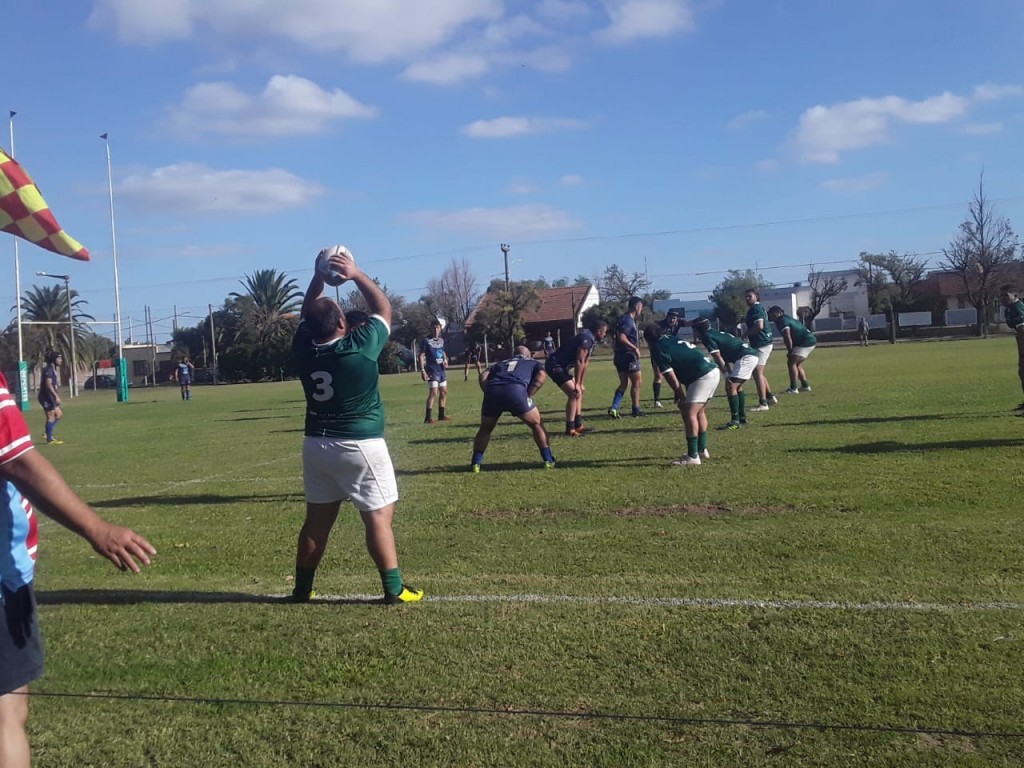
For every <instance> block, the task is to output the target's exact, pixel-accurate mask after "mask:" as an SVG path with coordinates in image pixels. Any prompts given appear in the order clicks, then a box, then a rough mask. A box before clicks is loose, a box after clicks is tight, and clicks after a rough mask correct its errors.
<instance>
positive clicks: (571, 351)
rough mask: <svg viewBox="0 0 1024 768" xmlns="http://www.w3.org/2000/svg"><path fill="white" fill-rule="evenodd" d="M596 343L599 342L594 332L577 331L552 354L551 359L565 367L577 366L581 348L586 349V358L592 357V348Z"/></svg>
mask: <svg viewBox="0 0 1024 768" xmlns="http://www.w3.org/2000/svg"><path fill="white" fill-rule="evenodd" d="M595 344H597V339H595V338H594V334H593V333H592V332H591V331H583V332H582V333H577V334H576V335H575V336H573V337H572V338H571V339H569V341H568V342H566V343H565V344H563V345H562V346H560V347H559V348H558V349H556V350H555V352H554V354H552V355H551V359H552V360H553V361H554V362H556V363H558V365H560V366H562V367H563V368H566V369H572V368H575V367H576V360H577V359H578V358H579V354H580V350H581V349H583V350H586V353H587V354H586V356H585V357H584V359H586V358H588V357H590V350H592V349H593V348H594V345H595Z"/></svg>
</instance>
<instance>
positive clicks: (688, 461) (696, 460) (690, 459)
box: [672, 454, 700, 467]
mask: <svg viewBox="0 0 1024 768" xmlns="http://www.w3.org/2000/svg"><path fill="white" fill-rule="evenodd" d="M672 466H673V467H699V466H700V456H688V455H687V454H683V455H682V456H680V457H679V458H678V459H676V460H675V461H673V462H672Z"/></svg>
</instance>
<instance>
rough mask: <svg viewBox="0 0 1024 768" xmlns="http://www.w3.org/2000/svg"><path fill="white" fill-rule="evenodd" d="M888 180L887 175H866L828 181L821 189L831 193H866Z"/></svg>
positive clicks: (880, 173) (879, 173)
mask: <svg viewBox="0 0 1024 768" xmlns="http://www.w3.org/2000/svg"><path fill="white" fill-rule="evenodd" d="M888 179H889V174H887V173H882V172H878V173H866V174H864V175H863V176H857V177H855V178H850V179H829V180H828V181H825V182H824V183H822V185H821V186H822V188H824V189H827V190H830V191H833V192H866V191H867V190H869V189H875V188H876V187H880V186H881V185H882V184H884V183H885V182H886V181H888Z"/></svg>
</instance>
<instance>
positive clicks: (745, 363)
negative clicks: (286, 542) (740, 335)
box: [729, 355, 761, 381]
mask: <svg viewBox="0 0 1024 768" xmlns="http://www.w3.org/2000/svg"><path fill="white" fill-rule="evenodd" d="M760 360H761V358H760V356H758V357H754V355H744V356H743V357H741V358H740V359H739V360H737V361H736V362H735V363H733V364H732V368H730V369H729V378H730V379H732V380H733V381H750V377H751V376H753V375H754V369H755V368H756V367H757V366H759V365H760V364H761V362H760Z"/></svg>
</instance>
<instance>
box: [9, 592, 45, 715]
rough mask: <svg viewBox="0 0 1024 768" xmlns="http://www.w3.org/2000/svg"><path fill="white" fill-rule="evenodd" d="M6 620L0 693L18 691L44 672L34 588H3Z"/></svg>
mask: <svg viewBox="0 0 1024 768" xmlns="http://www.w3.org/2000/svg"><path fill="white" fill-rule="evenodd" d="M3 597H4V604H3V611H4V623H3V626H0V695H4V694H7V693H10V692H11V691H16V690H18V689H19V688H21V687H22V686H26V685H28V684H29V683H31V682H32V681H33V680H35V679H37V678H38V677H40V676H41V675H42V674H43V643H42V640H41V639H40V637H39V623H38V622H37V621H36V596H35V593H34V592H33V591H32V587H31V585H30V586H27V587H22V588H21V589H19V590H17V591H16V592H9V591H8V590H7V588H6V587H4V590H3Z"/></svg>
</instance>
